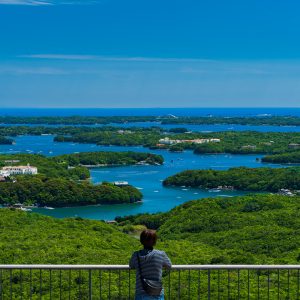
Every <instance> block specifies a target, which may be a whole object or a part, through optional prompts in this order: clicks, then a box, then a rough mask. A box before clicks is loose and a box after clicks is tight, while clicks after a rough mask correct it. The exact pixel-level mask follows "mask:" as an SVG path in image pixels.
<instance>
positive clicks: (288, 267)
mask: <svg viewBox="0 0 300 300" xmlns="http://www.w3.org/2000/svg"><path fill="white" fill-rule="evenodd" d="M0 269H19V270H20V269H24V270H25V269H45V270H51V269H52V270H129V269H130V268H129V265H0ZM172 269H173V270H222V269H223V270H236V269H240V270H249V269H255V270H257V269H265V270H272V269H285V270H294V269H299V270H300V265H173V266H172Z"/></svg>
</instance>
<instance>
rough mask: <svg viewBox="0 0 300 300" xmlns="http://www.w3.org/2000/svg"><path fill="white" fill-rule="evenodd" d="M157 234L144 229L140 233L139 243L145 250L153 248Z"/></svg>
mask: <svg viewBox="0 0 300 300" xmlns="http://www.w3.org/2000/svg"><path fill="white" fill-rule="evenodd" d="M156 240H157V234H156V232H155V231H154V230H150V229H145V230H143V231H142V233H141V236H140V241H141V243H142V244H143V246H144V247H145V248H152V247H153V246H155V244H156Z"/></svg>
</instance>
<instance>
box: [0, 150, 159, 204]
mask: <svg viewBox="0 0 300 300" xmlns="http://www.w3.org/2000/svg"><path fill="white" fill-rule="evenodd" d="M162 163H163V158H162V157H161V156H159V155H154V154H149V153H135V152H87V153H78V154H77V153H75V154H68V155H60V156H54V157H45V156H43V155H37V154H13V155H0V167H1V171H0V173H1V174H0V204H1V205H6V206H8V205H13V204H16V203H19V204H22V205H26V206H32V205H35V206H42V207H43V206H50V207H66V206H83V205H97V204H121V203H134V202H138V201H141V199H142V193H141V192H140V191H139V190H138V189H136V188H135V187H133V186H131V185H129V184H128V183H127V182H125V183H122V184H118V183H109V182H103V183H101V184H97V185H94V184H91V183H90V181H89V180H88V179H89V178H90V173H89V170H88V168H87V166H88V167H100V166H116V165H143V164H154V165H160V164H162ZM28 170H29V171H30V172H29V171H28ZM32 170H33V171H32ZM23 171H24V172H23Z"/></svg>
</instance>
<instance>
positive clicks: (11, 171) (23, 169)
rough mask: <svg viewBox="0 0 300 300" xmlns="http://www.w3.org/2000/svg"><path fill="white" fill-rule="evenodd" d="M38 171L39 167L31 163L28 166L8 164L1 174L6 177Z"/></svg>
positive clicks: (34, 173) (33, 173)
mask: <svg viewBox="0 0 300 300" xmlns="http://www.w3.org/2000/svg"><path fill="white" fill-rule="evenodd" d="M37 173H38V170H37V168H36V167H32V166H30V165H29V164H28V165H27V166H6V167H3V168H2V170H1V171H0V174H1V175H2V176H6V177H7V176H10V175H36V174H37Z"/></svg>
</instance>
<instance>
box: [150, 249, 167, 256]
mask: <svg viewBox="0 0 300 300" xmlns="http://www.w3.org/2000/svg"><path fill="white" fill-rule="evenodd" d="M153 251H154V253H155V254H157V255H161V256H164V255H166V252H165V251H162V250H157V249H154V250H153Z"/></svg>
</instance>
